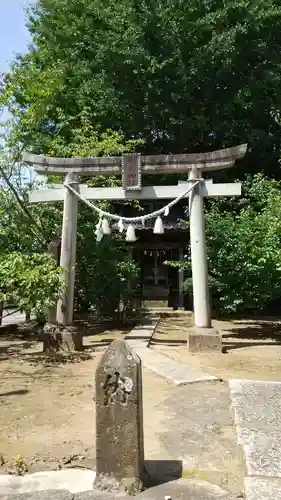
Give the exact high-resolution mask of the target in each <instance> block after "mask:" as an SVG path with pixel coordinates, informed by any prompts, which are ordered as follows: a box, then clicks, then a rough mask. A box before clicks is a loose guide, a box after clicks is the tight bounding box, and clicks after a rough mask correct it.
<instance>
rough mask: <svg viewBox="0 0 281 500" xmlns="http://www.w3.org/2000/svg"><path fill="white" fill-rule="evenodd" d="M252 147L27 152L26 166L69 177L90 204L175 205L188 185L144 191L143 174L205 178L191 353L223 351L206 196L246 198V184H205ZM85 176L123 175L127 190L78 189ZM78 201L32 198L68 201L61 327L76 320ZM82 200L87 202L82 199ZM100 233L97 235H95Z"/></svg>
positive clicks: (196, 207)
mask: <svg viewBox="0 0 281 500" xmlns="http://www.w3.org/2000/svg"><path fill="white" fill-rule="evenodd" d="M246 151H247V144H242V145H240V146H235V147H233V148H228V149H223V150H219V151H214V152H209V153H200V154H197V153H192V154H181V155H152V156H140V155H139V154H136V155H134V154H132V155H130V154H129V155H125V156H123V157H120V156H117V157H101V158H79V157H78V158H51V157H44V156H40V155H33V154H30V153H26V154H25V155H24V161H25V162H26V163H28V164H29V165H32V166H34V168H35V170H36V172H38V173H40V174H54V175H61V176H65V180H66V183H68V184H69V183H71V185H72V188H74V189H75V191H77V196H78V199H79V192H80V194H81V195H83V197H84V198H86V199H87V200H105V199H106V200H123V201H124V200H133V199H137V200H145V199H148V200H154V199H166V200H171V199H173V198H176V197H178V196H179V195H181V194H182V192H183V190H184V188H183V186H182V183H180V184H179V185H178V186H145V187H142V186H141V175H142V174H163V173H165V174H167V173H188V181H187V183H190V185H192V184H194V182H197V180H198V179H200V180H201V179H202V180H201V182H200V183H199V184H198V185H196V186H195V187H194V188H193V190H192V191H191V194H190V195H187V196H186V197H187V198H189V210H190V242H191V259H192V281H193V307H194V327H195V329H193V331H191V332H190V335H189V340H188V344H189V349H190V350H192V351H196V350H221V339H220V336H219V335H218V334H217V332H215V331H214V330H213V329H212V328H211V326H212V325H211V313H210V300H209V286H208V271H207V256H206V238H205V227H204V206H203V196H237V195H240V194H241V184H239V183H225V184H212V181H211V182H207V181H204V179H203V177H202V173H203V172H206V173H209V172H211V171H216V170H220V169H225V168H230V167H232V166H233V165H234V163H235V161H236V160H239V159H240V158H243V157H244V155H245V154H246ZM79 175H80V176H91V175H122V180H123V187H113V188H88V187H85V186H83V185H80V186H79V184H78V182H79ZM77 196H76V195H75V194H73V193H71V192H70V190H69V189H68V188H67V187H66V186H63V185H62V186H56V187H55V188H53V189H43V190H39V191H36V192H33V193H31V195H30V201H31V202H33V203H37V202H54V201H64V217H63V230H62V241H61V247H62V252H61V261H60V264H61V266H62V268H63V271H62V272H63V278H64V280H65V281H66V290H65V293H64V294H63V296H62V297H61V299H60V301H59V304H58V312H57V322H58V323H59V324H61V325H63V326H71V324H72V318H73V291H74V280H75V263H76V228H77V201H78V199H77ZM80 199H81V198H80ZM93 233H94V231H93Z"/></svg>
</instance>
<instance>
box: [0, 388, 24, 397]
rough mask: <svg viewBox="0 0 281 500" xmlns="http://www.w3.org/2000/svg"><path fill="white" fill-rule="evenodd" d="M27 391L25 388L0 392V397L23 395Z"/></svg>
mask: <svg viewBox="0 0 281 500" xmlns="http://www.w3.org/2000/svg"><path fill="white" fill-rule="evenodd" d="M27 393H28V390H27V389H19V390H16V391H8V392H0V398H5V397H7V396H24V395H25V394H27Z"/></svg>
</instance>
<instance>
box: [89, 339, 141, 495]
mask: <svg viewBox="0 0 281 500" xmlns="http://www.w3.org/2000/svg"><path fill="white" fill-rule="evenodd" d="M96 473H97V475H96V480H95V483H94V487H95V488H99V489H102V490H125V491H127V492H128V493H129V494H134V493H136V492H138V491H140V490H141V489H143V481H144V474H145V471H144V445H143V405H142V373H141V360H140V358H139V357H138V356H137V354H135V353H134V352H133V351H132V350H131V349H130V347H129V346H128V344H127V343H126V341H125V340H122V339H116V340H114V341H113V342H112V343H111V344H110V346H109V348H108V349H107V350H106V352H105V354H104V355H103V357H102V359H101V362H100V364H99V366H98V368H97V371H96Z"/></svg>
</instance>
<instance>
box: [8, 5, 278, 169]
mask: <svg viewBox="0 0 281 500" xmlns="http://www.w3.org/2000/svg"><path fill="white" fill-rule="evenodd" d="M280 22H281V5H280V2H279V1H278V0H256V1H252V0H233V1H232V2H225V1H224V0H219V1H218V0H201V1H198V0H190V1H188V2H186V1H185V0H170V1H169V2H167V1H164V0H157V1H153V2H151V1H150V0H119V1H118V2H116V1H115V0H102V1H101V0H75V2H74V1H72V0H39V2H38V3H37V4H36V5H35V7H33V8H31V9H30V11H29V15H28V27H29V30H30V32H31V36H32V42H31V46H30V49H29V51H28V53H27V54H26V55H25V56H21V57H19V58H18V59H17V61H15V62H14V64H13V66H12V68H11V71H10V72H9V73H8V74H6V75H5V76H4V79H3V84H2V103H5V104H7V105H8V107H9V110H10V111H11V112H12V115H13V119H14V125H15V126H14V127H13V137H14V138H15V137H16V138H17V139H20V141H21V142H24V143H25V144H26V143H27V144H29V145H30V146H31V147H32V148H33V149H34V151H38V152H49V151H50V150H51V149H52V143H53V141H55V143H56V142H57V141H61V142H63V144H67V143H69V142H71V137H72V133H73V129H79V128H80V127H81V123H82V121H83V120H84V119H85V118H86V119H87V120H88V121H89V123H90V124H91V125H92V126H94V127H96V126H97V125H98V126H99V127H100V130H101V132H105V131H106V130H107V129H113V130H115V131H116V130H117V131H121V132H122V133H124V134H125V139H126V140H128V139H135V138H139V137H140V138H142V139H143V140H144V143H145V146H144V148H145V149H146V150H149V152H152V151H155V152H159V151H160V152H162V151H163V152H175V151H176V152H184V151H186V150H188V151H198V150H202V151H205V150H209V149H217V148H220V147H223V146H231V145H233V144H236V143H241V142H249V144H250V154H249V155H248V160H247V161H248V164H249V162H250V167H248V168H247V171H249V170H252V171H255V170H260V169H261V168H262V169H264V170H265V171H266V172H267V173H270V174H272V173H273V172H274V171H275V172H277V171H278V170H277V159H278V158H279V154H280V137H281V134H280V126H279V125H278V123H277V122H276V120H275V119H274V113H276V112H277V113H278V111H279V110H280V107H281V106H280V101H281V93H280V90H279V89H280V85H279V75H280V70H279V68H280V62H281V50H280V48H281V32H280Z"/></svg>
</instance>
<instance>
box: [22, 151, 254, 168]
mask: <svg viewBox="0 0 281 500" xmlns="http://www.w3.org/2000/svg"><path fill="white" fill-rule="evenodd" d="M246 151H247V144H241V145H239V146H234V147H232V148H228V149H221V150H218V151H212V152H209V153H191V154H177V155H150V156H140V155H138V157H139V162H140V170H141V172H142V173H145V174H160V173H161V174H162V173H173V172H175V173H180V172H188V171H189V170H191V169H192V168H194V167H196V168H198V169H200V170H201V171H211V170H220V169H224V168H229V167H232V166H233V165H234V163H235V161H236V160H238V159H240V158H243V156H245V154H246ZM126 156H128V155H125V157H122V156H108V157H105V156H102V157H98V158H95V157H90V158H83V157H76V158H52V157H47V156H42V155H35V154H32V153H25V154H24V156H23V161H24V162H25V163H27V164H29V165H32V166H33V167H34V168H35V170H36V172H40V173H50V174H57V175H63V174H67V173H69V172H73V173H77V174H80V175H85V174H87V175H99V174H102V175H118V174H119V175H120V174H121V173H122V165H123V161H124V158H126ZM129 156H130V155H129Z"/></svg>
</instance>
